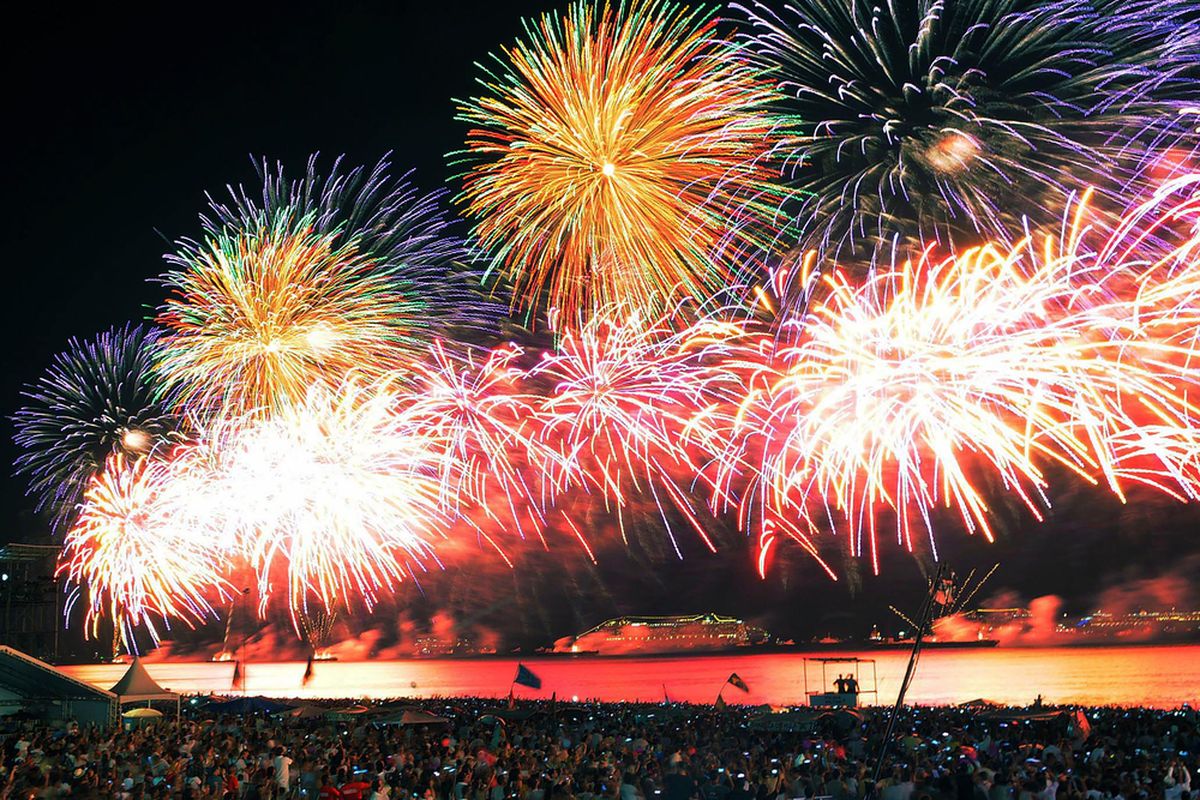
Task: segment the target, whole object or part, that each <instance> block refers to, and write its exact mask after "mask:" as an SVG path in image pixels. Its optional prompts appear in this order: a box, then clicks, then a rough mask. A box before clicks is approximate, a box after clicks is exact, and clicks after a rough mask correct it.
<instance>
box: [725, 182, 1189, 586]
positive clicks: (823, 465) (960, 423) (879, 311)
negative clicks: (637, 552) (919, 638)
mask: <svg viewBox="0 0 1200 800" xmlns="http://www.w3.org/2000/svg"><path fill="white" fill-rule="evenodd" d="M1197 185H1200V178H1197V177H1195V176H1193V177H1190V178H1186V179H1180V180H1177V181H1174V182H1172V183H1170V184H1168V185H1167V186H1166V187H1165V188H1164V189H1163V190H1162V191H1161V192H1160V193H1159V194H1158V195H1157V196H1156V197H1155V198H1154V199H1153V200H1152V201H1149V202H1147V203H1146V204H1144V205H1142V206H1140V207H1139V208H1137V209H1135V210H1134V211H1132V212H1131V213H1130V214H1129V215H1127V217H1126V218H1125V220H1124V224H1122V225H1121V226H1119V227H1118V228H1117V229H1116V231H1115V232H1113V233H1111V234H1110V235H1108V236H1107V238H1106V237H1105V236H1104V235H1103V234H1101V233H1099V232H1097V231H1092V230H1090V229H1089V228H1088V227H1087V219H1088V214H1087V209H1086V200H1085V201H1084V202H1083V203H1081V204H1080V205H1079V206H1078V207H1077V209H1076V210H1075V212H1074V213H1073V214H1072V216H1071V219H1070V223H1071V224H1070V226H1069V227H1068V228H1067V229H1066V235H1065V236H1064V237H1063V239H1062V240H1061V242H1060V241H1059V240H1058V239H1056V238H1055V237H1052V236H1047V237H1045V238H1044V240H1043V241H1041V242H1038V243H1035V242H1034V241H1033V239H1032V238H1026V239H1025V240H1023V241H1022V242H1019V243H1018V244H1016V245H1015V246H1013V247H1011V248H1003V247H1000V246H996V245H988V246H984V247H979V248H971V249H968V250H966V251H964V252H962V253H959V254H957V255H953V256H950V257H948V258H945V259H943V260H940V261H939V260H937V258H936V257H935V256H934V255H933V253H932V249H930V250H927V251H926V252H925V253H924V254H923V255H922V256H921V257H920V258H919V259H917V260H916V261H908V262H905V263H904V265H903V266H901V267H898V268H896V269H893V270H889V271H886V272H883V271H880V272H879V273H877V274H876V275H874V276H873V277H871V278H869V279H868V280H866V281H865V282H862V283H854V282H852V281H851V279H850V278H848V277H847V276H846V275H845V273H843V272H834V273H832V274H830V275H828V276H826V277H825V278H824V282H823V283H824V285H823V290H824V294H823V296H820V295H818V297H819V302H816V303H815V304H814V306H813V307H812V310H811V313H809V314H808V315H807V317H806V318H804V319H803V320H798V319H793V320H791V321H790V322H785V323H784V325H785V326H787V325H791V326H792V327H794V328H795V331H794V335H793V337H792V338H791V339H790V340H784V341H783V343H782V344H781V345H780V346H779V347H778V348H776V349H772V350H766V351H765V352H764V358H763V359H762V361H761V363H760V365H759V366H758V368H757V369H756V370H754V371H753V373H752V374H751V375H750V376H749V377H748V378H747V385H748V386H750V387H752V390H751V391H749V392H748V393H747V396H746V399H745V401H744V403H743V405H742V407H741V408H739V410H738V412H737V415H736V418H737V419H738V420H739V423H738V430H737V431H736V432H735V433H734V445H733V447H732V449H731V451H730V453H728V454H726V456H725V457H724V459H723V461H722V464H721V467H720V471H721V472H722V473H723V475H722V477H721V478H719V479H718V482H720V481H721V480H725V481H728V480H731V478H730V475H731V474H732V473H734V472H737V471H738V470H739V469H744V468H745V467H746V465H747V463H748V462H755V463H753V467H754V473H753V475H752V478H751V480H752V482H754V483H755V484H756V485H755V487H754V488H753V489H752V490H750V491H748V492H747V493H746V495H745V496H744V502H745V503H747V504H748V505H749V506H750V510H749V511H745V510H744V512H743V513H744V518H748V517H749V516H751V512H752V511H754V510H757V511H758V513H759V514H760V515H763V516H769V515H770V513H772V512H773V513H774V515H775V516H777V517H779V516H793V517H795V518H797V519H799V520H800V521H801V523H802V524H803V525H804V526H807V527H809V528H811V529H812V530H813V531H814V533H815V532H816V531H818V530H820V529H822V528H826V527H830V526H833V527H837V520H839V519H840V522H841V525H842V526H844V527H845V529H846V530H847V531H848V532H849V534H850V545H851V550H852V551H853V552H854V553H855V554H861V553H862V552H863V551H864V541H863V540H864V538H865V539H866V540H867V544H866V545H865V547H869V549H870V553H871V559H872V564H873V566H874V568H875V569H876V570H878V568H879V561H878V558H879V551H878V545H877V529H876V526H877V522H878V517H879V512H880V511H882V510H883V509H890V510H891V511H892V512H894V513H895V515H896V535H897V539H898V541H900V542H901V543H903V544H904V545H905V546H906V547H907V548H909V549H912V547H913V532H914V528H922V527H923V528H924V529H925V531H926V533H927V534H928V535H929V536H930V540H931V544H932V534H933V528H934V523H933V515H934V513H935V511H936V509H937V508H938V507H939V506H943V505H944V506H946V507H949V508H953V509H956V510H957V512H958V515H959V517H960V519H961V521H962V523H963V524H964V525H965V527H966V528H967V529H968V530H969V531H981V532H982V533H983V534H984V535H985V536H987V537H988V538H989V539H990V538H991V525H990V521H989V506H988V503H987V500H986V498H985V493H984V491H983V490H982V489H981V488H980V481H979V480H978V476H979V474H980V473H981V472H986V473H989V474H991V475H993V476H995V478H997V479H999V481H1000V483H1001V484H1002V485H1003V486H1004V488H1005V490H1006V491H1008V492H1009V493H1012V494H1014V495H1016V496H1017V497H1019V498H1020V499H1021V500H1022V501H1023V502H1024V504H1025V505H1026V506H1027V507H1028V508H1029V510H1030V512H1031V513H1032V514H1033V515H1034V516H1035V517H1037V518H1039V519H1040V517H1041V509H1043V508H1045V507H1046V506H1047V505H1048V502H1049V501H1048V498H1047V496H1046V494H1045V491H1046V489H1047V488H1048V485H1049V472H1048V470H1050V469H1051V468H1052V467H1053V468H1054V469H1065V470H1067V471H1069V472H1071V473H1074V474H1075V475H1077V476H1078V477H1079V478H1081V479H1083V480H1085V481H1088V482H1090V483H1094V484H1099V485H1104V486H1106V487H1107V488H1108V489H1109V490H1110V491H1112V492H1114V493H1115V494H1116V495H1117V496H1118V497H1120V498H1121V499H1124V496H1125V489H1126V485H1127V484H1129V483H1134V482H1137V483H1143V484H1147V485H1150V486H1152V487H1154V488H1157V489H1159V490H1161V491H1164V492H1167V493H1169V494H1172V495H1173V496H1177V497H1180V498H1195V497H1196V496H1197V494H1198V489H1200V484H1198V473H1197V472H1196V468H1195V467H1196V456H1197V453H1198V452H1200V450H1198V448H1197V444H1198V442H1197V437H1196V435H1195V434H1194V430H1195V421H1196V413H1197V409H1196V407H1195V406H1193V404H1192V401H1191V399H1190V389H1191V387H1192V386H1194V385H1195V384H1196V381H1197V380H1198V379H1200V372H1198V371H1197V364H1196V363H1194V344H1195V341H1194V339H1191V338H1188V337H1194V335H1195V325H1196V322H1197V321H1198V320H1197V313H1196V311H1195V308H1196V301H1197V299H1198V298H1200V264H1198V263H1197V261H1196V258H1195V256H1196V253H1197V252H1198V251H1197V237H1198V236H1200V228H1197V226H1196V220H1197V219H1198V218H1200V203H1198V202H1197V193H1196V187H1197ZM1173 235H1174V236H1175V238H1176V240H1177V241H1178V242H1179V243H1177V244H1176V246H1174V247H1173V248H1170V249H1168V251H1167V252H1165V253H1163V254H1162V255H1160V256H1157V257H1153V256H1147V255H1145V254H1144V252H1143V251H1144V250H1145V249H1146V247H1145V245H1146V243H1147V242H1150V241H1157V240H1160V239H1164V238H1166V239H1169V238H1171V237H1172V236H1173ZM1096 238H1099V239H1100V240H1101V241H1100V242H1099V244H1098V245H1097V246H1092V245H1091V244H1090V242H1091V241H1092V240H1093V239H1096ZM1184 339H1186V340H1184ZM826 520H828V522H826ZM767 537H768V533H767V532H766V531H765V530H764V531H763V532H761V533H760V543H766V542H767ZM935 552H936V550H935Z"/></svg>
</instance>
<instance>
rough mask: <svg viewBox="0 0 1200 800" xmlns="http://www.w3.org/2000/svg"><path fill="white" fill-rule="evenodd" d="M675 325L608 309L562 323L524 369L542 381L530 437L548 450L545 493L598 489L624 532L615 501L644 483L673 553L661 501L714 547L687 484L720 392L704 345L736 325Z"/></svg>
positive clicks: (720, 340) (622, 504) (711, 345)
mask: <svg viewBox="0 0 1200 800" xmlns="http://www.w3.org/2000/svg"><path fill="white" fill-rule="evenodd" d="M675 327H676V325H675V323H674V321H673V319H672V315H671V314H666V315H663V316H660V317H658V318H655V319H650V320H646V319H645V318H643V317H642V316H641V315H640V314H639V313H637V312H636V311H632V310H630V309H629V308H627V307H616V308H613V309H610V310H609V311H608V312H606V313H602V314H599V315H597V316H595V317H594V318H592V319H591V320H589V321H587V322H586V323H582V324H580V325H579V326H578V327H576V328H569V329H568V331H567V332H566V333H565V334H563V336H562V338H561V340H560V342H559V345H558V347H557V349H556V350H554V351H553V352H547V353H545V354H544V356H543V359H542V361H541V363H540V364H538V365H537V366H536V367H535V368H534V369H533V370H531V371H530V373H529V378H530V379H531V380H534V381H538V382H541V383H543V384H544V385H545V388H546V393H545V395H544V396H543V397H542V399H541V403H540V405H539V408H538V415H539V418H540V422H539V428H540V432H539V438H540V439H541V441H542V442H543V443H544V444H545V445H546V446H548V447H550V448H551V449H552V450H553V451H554V452H555V453H556V454H557V458H556V459H555V460H553V461H551V462H549V463H547V464H545V465H543V466H542V467H541V468H540V470H539V471H540V472H541V474H542V476H543V480H544V481H545V482H546V486H547V495H548V496H549V497H550V498H552V499H553V498H556V497H558V496H560V495H562V494H563V493H565V492H567V491H570V490H573V489H574V490H579V489H582V490H585V491H590V490H593V489H594V490H597V491H599V492H600V494H601V496H602V497H603V499H604V502H605V505H606V507H607V508H609V509H611V510H612V511H615V513H616V515H617V521H618V526H619V528H620V530H621V535H622V538H623V539H626V538H627V537H626V530H625V520H624V515H623V510H624V509H625V508H626V507H627V506H628V504H629V503H630V501H631V499H632V496H633V495H634V494H640V493H643V492H647V493H649V495H650V496H651V497H652V498H653V500H654V503H655V505H656V506H657V507H658V508H659V511H660V513H661V514H662V518H663V522H664V526H665V528H666V531H667V534H668V536H669V537H670V538H671V543H672V546H673V547H674V549H675V552H676V554H677V555H678V554H680V550H679V545H678V542H677V541H676V539H675V535H674V533H673V531H672V530H671V523H670V520H669V519H668V516H667V514H666V512H665V507H667V506H669V507H673V508H675V509H676V510H677V511H678V512H679V513H681V514H682V515H683V517H684V518H685V519H686V520H687V523H688V524H689V525H690V526H691V527H692V528H693V529H694V530H695V531H696V533H697V534H698V535H699V536H700V538H701V539H702V540H703V542H704V543H705V545H706V546H707V547H708V548H709V549H711V550H715V547H714V545H713V543H712V540H711V539H710V537H709V536H708V534H707V533H706V531H705V526H704V523H703V521H702V520H701V518H700V517H701V515H703V514H704V512H703V511H697V508H696V506H697V505H700V506H701V507H702V505H703V504H697V503H696V502H695V500H694V498H692V497H691V496H690V495H691V491H692V489H693V488H694V487H693V486H692V485H691V484H692V482H693V481H694V479H695V476H696V475H698V474H699V473H700V470H699V469H698V466H697V463H696V458H697V456H698V454H702V453H703V450H704V446H706V445H707V446H711V444H712V441H711V440H712V437H713V436H714V433H713V426H712V422H711V420H710V419H709V418H708V417H709V414H708V412H709V411H710V410H711V409H712V408H713V406H714V405H715V398H717V397H719V396H721V394H722V392H723V391H725V387H724V386H723V382H722V381H721V379H720V378H717V377H714V376H712V375H710V374H709V370H710V367H709V363H710V362H711V360H712V357H713V356H712V353H713V352H714V350H715V349H719V348H720V347H722V346H723V345H724V343H725V341H726V340H727V339H729V338H731V337H733V336H736V335H737V333H739V332H740V329H739V328H738V327H737V326H735V325H729V324H724V323H721V322H719V321H717V320H713V321H711V322H707V321H702V322H698V323H694V324H693V325H692V326H691V327H688V328H685V329H684V330H683V331H681V332H676V331H675Z"/></svg>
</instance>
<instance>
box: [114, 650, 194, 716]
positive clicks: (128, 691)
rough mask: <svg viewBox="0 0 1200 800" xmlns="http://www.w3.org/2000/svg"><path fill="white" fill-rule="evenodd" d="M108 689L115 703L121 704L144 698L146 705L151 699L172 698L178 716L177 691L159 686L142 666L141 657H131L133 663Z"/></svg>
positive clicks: (178, 701)
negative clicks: (113, 696)
mask: <svg viewBox="0 0 1200 800" xmlns="http://www.w3.org/2000/svg"><path fill="white" fill-rule="evenodd" d="M109 691H111V692H112V693H113V694H115V695H116V696H117V703H119V704H122V705H123V704H125V703H137V702H140V701H142V700H145V701H146V703H147V705H149V703H150V701H151V700H174V701H175V718H176V719H178V718H179V704H180V698H179V693H178V692H170V691H167V690H166V689H164V688H163V687H161V686H159V685H158V681H156V680H154V678H151V677H150V673H149V672H147V671H146V668H145V667H144V666H142V659H141V658H139V657H137V656H134V657H133V663H132V664H130V665H129V669H127V670H125V674H124V675H122V676H121V680H119V681H117V682H116V683H115V684H113V687H112V689H110V690H109Z"/></svg>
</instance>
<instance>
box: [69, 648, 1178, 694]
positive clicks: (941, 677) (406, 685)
mask: <svg viewBox="0 0 1200 800" xmlns="http://www.w3.org/2000/svg"><path fill="white" fill-rule="evenodd" d="M836 655H838V656H846V657H848V656H852V655H858V656H859V657H861V658H872V659H874V660H875V667H876V672H877V675H878V691H879V693H878V701H879V702H880V703H891V702H894V701H895V697H896V689H897V687H898V686H899V683H900V680H901V678H902V676H903V672H904V667H905V664H906V662H907V659H908V654H907V653H906V652H902V651H888V652H874V653H869V652H867V653H857V654H855V653H837V654H836ZM523 663H524V664H525V665H526V666H528V667H530V668H531V669H532V670H533V671H534V672H536V673H537V674H538V676H540V677H541V679H542V688H541V690H540V691H533V690H531V689H525V688H523V687H517V690H516V693H517V696H518V697H531V698H543V699H549V698H550V696H551V694H552V693H556V694H557V696H558V697H559V698H560V699H562V698H570V697H573V696H578V697H579V698H596V699H600V700H606V701H620V700H644V701H660V700H662V698H663V689H664V686H665V688H666V692H667V694H668V695H669V696H670V697H671V699H672V700H674V701H684V702H692V703H711V702H713V701H714V700H715V699H716V696H717V693H718V692H719V691H721V689H722V687H723V686H724V684H725V680H726V679H727V678H728V677H729V674H730V673H731V672H736V673H737V674H738V675H739V676H741V677H742V679H743V680H745V682H746V683H747V685H748V686H749V687H750V692H749V693H742V692H740V691H736V690H731V691H729V692H727V696H726V699H727V700H729V701H730V702H737V703H750V704H760V703H771V704H775V705H786V704H799V703H803V702H804V700H805V694H804V692H805V685H804V656H803V655H802V654H797V653H787V654H780V653H775V654H762V655H713V656H690V657H684V658H537V657H534V658H527V659H523ZM305 666H306V665H305V663H304V662H302V661H296V662H284V663H256V662H251V663H250V664H249V666H248V667H247V670H246V676H247V677H246V680H247V687H246V688H247V691H248V692H249V693H251V694H264V695H270V696H277V697H310V698H317V697H353V698H386V697H399V696H409V697H434V696H455V695H458V696H467V695H470V696H491V697H501V696H504V695H507V694H508V691H509V687H510V685H511V682H512V679H513V676H514V675H515V674H516V667H517V660H516V659H508V658H495V659H491V658H489V659H408V660H397V661H361V662H359V661H356V662H350V661H337V662H322V663H318V664H316V665H315V668H314V671H313V676H312V679H311V680H310V681H309V682H308V683H307V684H304V685H302V678H303V675H304V671H305ZM838 666H839V665H837V664H831V665H830V669H832V670H833V671H834V672H836V671H837V668H838ZM148 668H149V670H150V672H151V674H152V675H153V676H154V678H155V679H156V680H158V681H159V682H160V683H162V684H163V685H165V686H167V687H169V688H171V689H174V690H176V691H181V692H185V693H210V692H211V693H217V694H222V693H229V692H230V690H231V680H232V674H233V669H234V665H233V664H232V663H211V662H162V663H157V664H151V665H149V667H148ZM65 669H66V671H67V672H69V673H70V674H72V675H74V676H75V677H78V678H81V679H83V680H86V681H89V682H92V683H94V684H96V685H97V686H101V687H103V688H108V687H109V686H111V685H113V684H114V683H115V682H116V681H117V679H118V678H120V677H121V675H122V674H123V673H124V671H125V669H126V667H125V666H124V665H120V664H97V665H84V666H74V667H66V668H65ZM819 675H820V670H819V667H818V668H816V669H815V670H814V668H813V667H812V666H811V665H810V668H809V681H810V686H809V688H810V689H812V690H816V689H819V688H820V687H819V686H814V685H812V683H813V681H814V680H819ZM814 676H815V677H814ZM829 677H830V679H832V678H833V677H836V675H835V674H832V673H831V674H830V676H829ZM868 682H869V680H868ZM863 688H864V689H867V688H870V687H869V686H866V685H864V686H863ZM1038 694H1041V695H1042V696H1043V698H1044V699H1045V700H1046V701H1047V702H1049V703H1081V704H1088V705H1107V704H1114V705H1145V706H1153V707H1159V708H1173V707H1177V706H1179V705H1180V704H1182V703H1190V704H1192V705H1193V706H1195V705H1198V704H1200V703H1198V701H1200V645H1186V646H1155V647H1074V648H1071V647H1037V648H1012V649H1005V648H998V649H979V650H930V651H927V652H925V653H923V654H922V655H921V661H920V664H919V667H918V669H917V673H916V678H915V680H914V682H913V685H912V687H911V688H910V690H909V694H908V700H909V702H912V703H922V704H945V703H961V702H965V701H967V700H971V699H974V698H979V697H983V698H987V699H989V700H993V701H997V702H1002V703H1011V704H1021V705H1024V704H1028V703H1031V702H1032V701H1033V699H1034V697H1035V696H1036V695H1038ZM866 701H867V702H871V700H870V698H869V697H868V698H866Z"/></svg>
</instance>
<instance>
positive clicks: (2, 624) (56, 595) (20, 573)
mask: <svg viewBox="0 0 1200 800" xmlns="http://www.w3.org/2000/svg"><path fill="white" fill-rule="evenodd" d="M59 549H60V548H59V546H58V545H55V544H19V543H14V544H6V545H3V546H0V644H4V645H8V646H9V647H12V648H15V649H17V650H19V651H21V652H23V653H28V654H30V655H32V656H34V657H35V658H40V659H47V660H50V661H56V660H58V658H59V655H60V653H59V649H60V647H59V645H60V641H59V632H60V631H61V630H62V596H61V592H59V590H58V581H57V580H55V577H54V566H55V560H56V559H57V558H58V552H59Z"/></svg>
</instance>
